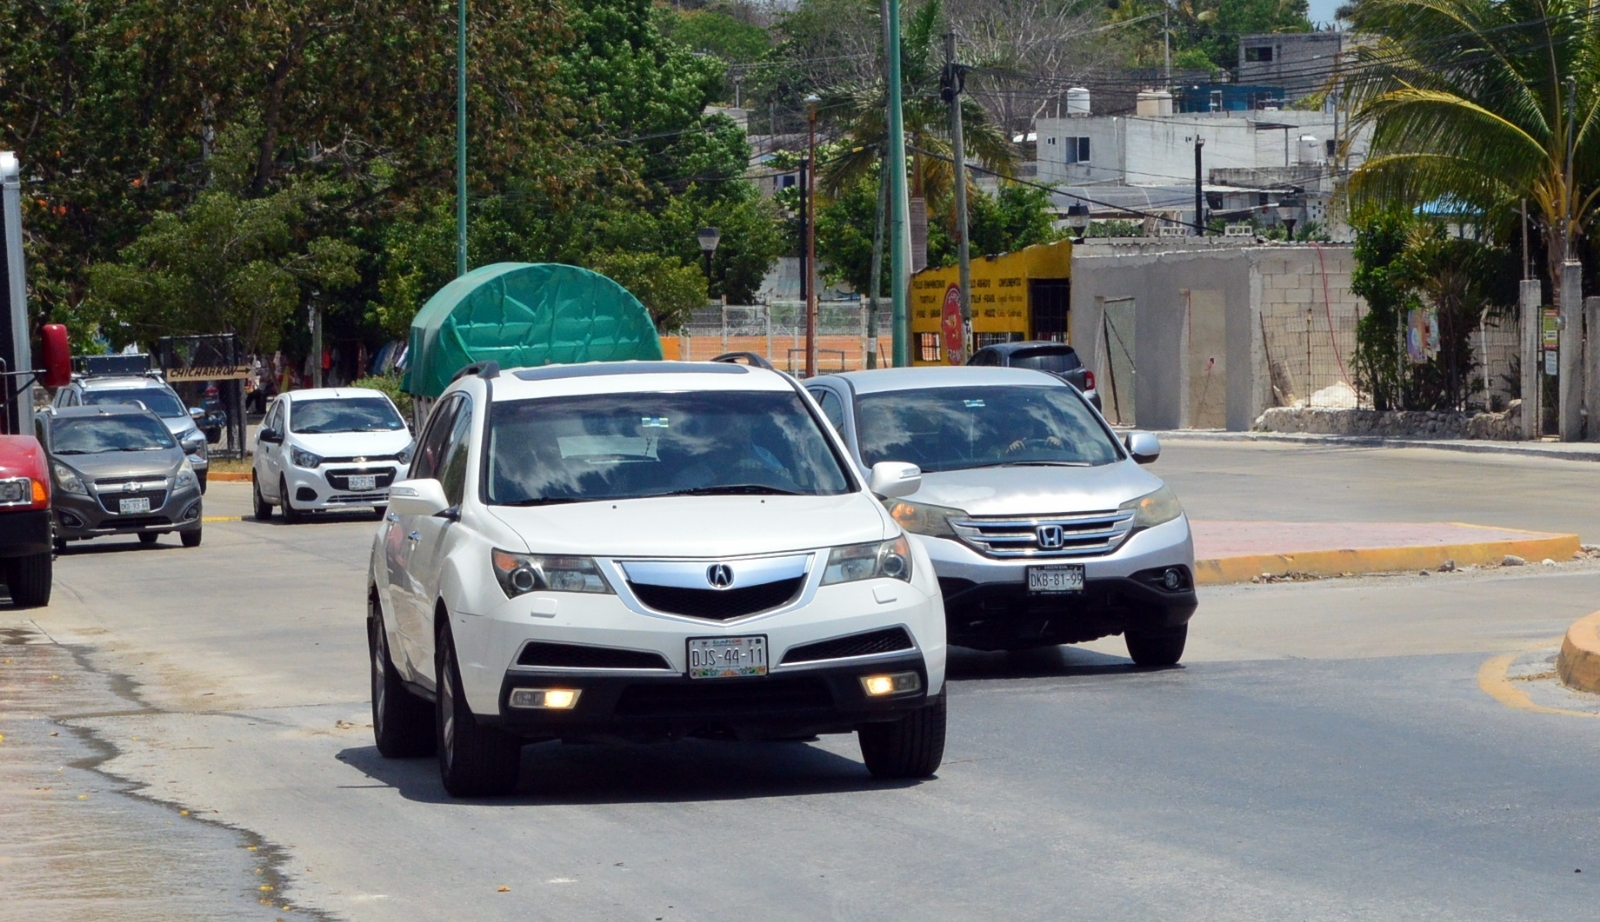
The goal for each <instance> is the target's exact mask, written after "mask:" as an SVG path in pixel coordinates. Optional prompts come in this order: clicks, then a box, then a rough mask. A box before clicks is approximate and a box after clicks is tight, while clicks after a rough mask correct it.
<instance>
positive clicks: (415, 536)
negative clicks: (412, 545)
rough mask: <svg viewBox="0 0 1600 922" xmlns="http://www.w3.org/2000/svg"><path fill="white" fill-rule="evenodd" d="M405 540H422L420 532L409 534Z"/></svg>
mask: <svg viewBox="0 0 1600 922" xmlns="http://www.w3.org/2000/svg"><path fill="white" fill-rule="evenodd" d="M406 540H407V541H421V540H422V532H420V531H414V532H412V533H411V534H409V535H406Z"/></svg>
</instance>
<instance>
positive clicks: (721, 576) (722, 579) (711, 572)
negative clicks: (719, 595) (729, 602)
mask: <svg viewBox="0 0 1600 922" xmlns="http://www.w3.org/2000/svg"><path fill="white" fill-rule="evenodd" d="M706 582H707V583H710V584H711V588H712V589H726V588H728V587H729V586H732V585H733V568H732V567H730V566H728V565H727V564H725V563H714V564H712V565H711V566H709V567H706Z"/></svg>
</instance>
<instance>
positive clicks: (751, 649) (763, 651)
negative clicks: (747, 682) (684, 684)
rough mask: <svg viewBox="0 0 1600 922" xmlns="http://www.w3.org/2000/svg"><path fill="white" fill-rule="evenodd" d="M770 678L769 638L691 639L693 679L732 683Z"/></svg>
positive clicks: (690, 672)
mask: <svg viewBox="0 0 1600 922" xmlns="http://www.w3.org/2000/svg"><path fill="white" fill-rule="evenodd" d="M766 674H767V638H766V635H764V634H758V635H756V636H754V637H691V638H689V678H691V679H732V678H738V677H740V676H756V675H766Z"/></svg>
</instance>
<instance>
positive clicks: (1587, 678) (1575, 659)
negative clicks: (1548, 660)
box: [1556, 611, 1600, 692]
mask: <svg viewBox="0 0 1600 922" xmlns="http://www.w3.org/2000/svg"><path fill="white" fill-rule="evenodd" d="M1556 674H1557V675H1559V676H1561V682H1562V684H1564V685H1566V686H1567V687H1569V688H1576V689H1578V690H1579V691H1586V692H1600V611H1597V612H1595V613H1594V614H1592V615H1586V616H1584V617H1582V618H1579V619H1578V620H1577V621H1575V622H1573V625H1572V627H1570V628H1567V636H1566V637H1564V638H1562V640H1561V653H1560V654H1558V655H1557V656H1556Z"/></svg>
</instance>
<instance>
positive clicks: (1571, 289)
mask: <svg viewBox="0 0 1600 922" xmlns="http://www.w3.org/2000/svg"><path fill="white" fill-rule="evenodd" d="M1560 329H1561V333H1560V336H1561V339H1560V341H1559V344H1558V345H1557V347H1556V372H1557V374H1558V375H1560V378H1559V379H1558V380H1557V381H1556V395H1557V396H1556V407H1557V410H1556V413H1557V420H1558V422H1559V428H1560V432H1561V441H1563V442H1576V441H1578V440H1579V439H1580V438H1582V437H1583V263H1581V262H1578V261H1577V260H1568V261H1567V262H1566V264H1565V265H1563V266H1562V267H1561V324H1560Z"/></svg>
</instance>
